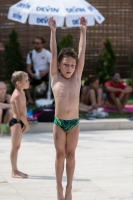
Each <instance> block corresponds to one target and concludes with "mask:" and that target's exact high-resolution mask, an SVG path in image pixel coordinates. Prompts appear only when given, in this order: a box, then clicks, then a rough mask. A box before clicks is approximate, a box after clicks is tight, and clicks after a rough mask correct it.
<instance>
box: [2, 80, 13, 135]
mask: <svg viewBox="0 0 133 200" xmlns="http://www.w3.org/2000/svg"><path fill="white" fill-rule="evenodd" d="M10 100H11V95H10V94H7V93H6V84H5V83H4V82H2V81H0V125H1V123H9V121H10V119H11V118H12V115H13V113H12V108H11V103H10ZM0 127H1V126H0ZM2 135H3V134H2V130H1V129H0V136H2Z"/></svg>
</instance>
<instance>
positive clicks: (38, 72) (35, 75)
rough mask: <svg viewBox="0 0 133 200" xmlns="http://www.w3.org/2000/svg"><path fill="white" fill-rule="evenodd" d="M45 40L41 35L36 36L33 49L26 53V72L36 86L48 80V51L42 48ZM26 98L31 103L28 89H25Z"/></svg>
mask: <svg viewBox="0 0 133 200" xmlns="http://www.w3.org/2000/svg"><path fill="white" fill-rule="evenodd" d="M44 44H45V40H44V39H43V38H41V37H36V38H35V40H34V49H33V50H32V51H30V52H29V53H28V55H27V60H26V64H27V72H28V75H29V78H30V84H31V85H33V86H37V85H39V84H41V83H42V81H44V82H48V78H49V75H48V74H49V66H50V57H51V53H50V51H48V50H46V49H45V48H44ZM25 92H26V96H27V99H28V104H32V103H33V99H32V96H31V93H30V90H29V89H27V90H25Z"/></svg>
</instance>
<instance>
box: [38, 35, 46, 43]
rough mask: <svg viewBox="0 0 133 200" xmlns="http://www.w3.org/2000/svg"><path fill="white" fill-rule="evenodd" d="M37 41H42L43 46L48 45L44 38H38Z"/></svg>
mask: <svg viewBox="0 0 133 200" xmlns="http://www.w3.org/2000/svg"><path fill="white" fill-rule="evenodd" d="M36 39H39V40H41V43H42V44H45V43H46V40H45V39H44V38H42V37H36Z"/></svg>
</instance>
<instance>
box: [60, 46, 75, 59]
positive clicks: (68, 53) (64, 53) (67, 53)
mask: <svg viewBox="0 0 133 200" xmlns="http://www.w3.org/2000/svg"><path fill="white" fill-rule="evenodd" d="M65 57H72V58H74V59H75V60H76V62H77V54H76V52H75V50H74V49H73V48H71V47H67V48H63V49H61V51H60V53H59V55H58V62H59V63H60V62H61V61H62V59H63V58H65Z"/></svg>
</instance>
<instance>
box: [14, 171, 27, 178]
mask: <svg viewBox="0 0 133 200" xmlns="http://www.w3.org/2000/svg"><path fill="white" fill-rule="evenodd" d="M12 178H28V175H26V174H23V173H22V172H19V171H14V172H12Z"/></svg>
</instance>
